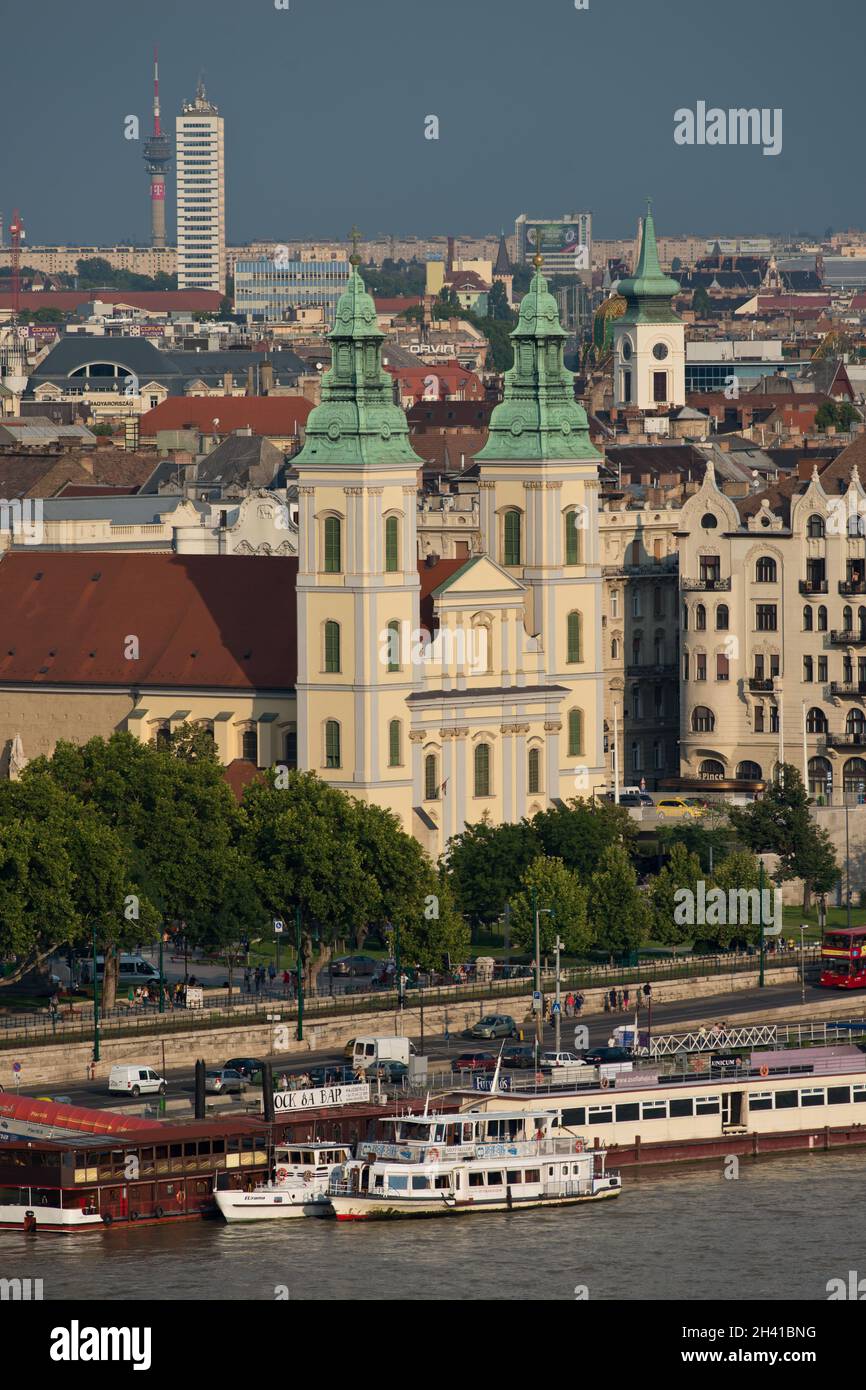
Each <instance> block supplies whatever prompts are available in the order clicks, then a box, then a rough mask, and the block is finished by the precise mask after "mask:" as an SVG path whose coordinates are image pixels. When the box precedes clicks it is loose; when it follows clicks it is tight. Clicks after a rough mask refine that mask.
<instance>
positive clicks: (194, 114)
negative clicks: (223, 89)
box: [176, 82, 226, 293]
mask: <svg viewBox="0 0 866 1390" xmlns="http://www.w3.org/2000/svg"><path fill="white" fill-rule="evenodd" d="M223 127H224V121H223V118H222V116H221V115H220V114H219V110H218V109H217V107H216V106H214V104H213V102H211V101H209V100H208V98H207V94H206V93H205V89H204V83H203V82H199V84H198V88H197V90H196V95H195V100H194V101H188V102H185V103H184V105H183V109H182V111H181V114H180V115H179V116H178V117H177V118H176V139H177V284H178V289H181V290H185V289H198V290H218V291H220V292H221V293H222V292H224V290H225V283H226V226H225V220H226V214H225V139H224V129H223Z"/></svg>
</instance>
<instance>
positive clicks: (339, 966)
mask: <svg viewBox="0 0 866 1390" xmlns="http://www.w3.org/2000/svg"><path fill="white" fill-rule="evenodd" d="M381 963H382V962H381V961H378V960H374V959H373V957H372V956H339V957H338V958H337V960H332V961H331V974H332V975H375V973H376V971H377V970H378V969H379V966H380V965H381Z"/></svg>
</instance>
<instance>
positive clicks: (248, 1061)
mask: <svg viewBox="0 0 866 1390" xmlns="http://www.w3.org/2000/svg"><path fill="white" fill-rule="evenodd" d="M263 1066H264V1063H263V1062H261V1061H260V1060H259V1058H258V1057H232V1058H231V1060H230V1061H228V1062H224V1063H223V1071H239V1072H240V1074H241V1076H242V1077H244V1079H245V1080H246V1081H252V1079H253V1076H254V1074H255V1072H260V1071H261V1069H262V1067H263Z"/></svg>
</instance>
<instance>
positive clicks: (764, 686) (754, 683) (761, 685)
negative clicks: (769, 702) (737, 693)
mask: <svg viewBox="0 0 866 1390" xmlns="http://www.w3.org/2000/svg"><path fill="white" fill-rule="evenodd" d="M775 687H776V682H775V679H774V678H773V677H772V676H769V677H766V676H749V689H750V690H761V691H765V692H770V693H771V692H772V691H773V690H774V689H775Z"/></svg>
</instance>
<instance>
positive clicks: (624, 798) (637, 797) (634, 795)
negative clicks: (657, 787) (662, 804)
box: [611, 792, 655, 806]
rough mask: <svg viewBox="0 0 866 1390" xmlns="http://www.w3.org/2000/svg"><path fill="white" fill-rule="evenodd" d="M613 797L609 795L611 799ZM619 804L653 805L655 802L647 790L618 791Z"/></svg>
mask: <svg viewBox="0 0 866 1390" xmlns="http://www.w3.org/2000/svg"><path fill="white" fill-rule="evenodd" d="M613 799H614V798H613V797H611V800H613ZM619 804H620V806H654V805H655V802H654V801H653V799H652V797H651V796H650V794H649V792H620V795H619Z"/></svg>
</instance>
